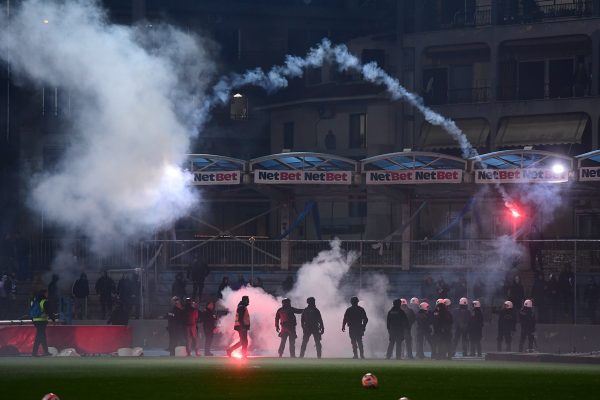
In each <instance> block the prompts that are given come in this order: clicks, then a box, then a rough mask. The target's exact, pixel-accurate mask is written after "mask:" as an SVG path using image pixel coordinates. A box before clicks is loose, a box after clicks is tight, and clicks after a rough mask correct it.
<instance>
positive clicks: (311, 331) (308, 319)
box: [300, 297, 325, 358]
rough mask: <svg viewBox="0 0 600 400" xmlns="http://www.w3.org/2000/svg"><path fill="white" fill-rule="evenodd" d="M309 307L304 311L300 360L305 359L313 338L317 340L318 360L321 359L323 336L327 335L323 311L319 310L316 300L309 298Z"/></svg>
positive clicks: (307, 302)
mask: <svg viewBox="0 0 600 400" xmlns="http://www.w3.org/2000/svg"><path fill="white" fill-rule="evenodd" d="M306 304H307V307H306V308H305V309H304V311H302V317H300V324H301V326H302V345H301V346H300V358H303V357H304V353H305V352H306V345H307V344H308V340H309V339H310V337H311V336H312V337H313V338H314V340H315V348H316V349H317V358H321V335H323V333H325V324H323V318H322V317H321V311H319V309H318V308H317V305H316V302H315V298H314V297H309V298H308V299H306Z"/></svg>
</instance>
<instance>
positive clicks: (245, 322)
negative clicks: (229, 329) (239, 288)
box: [227, 296, 250, 358]
mask: <svg viewBox="0 0 600 400" xmlns="http://www.w3.org/2000/svg"><path fill="white" fill-rule="evenodd" d="M249 304H250V298H249V297H248V296H242V301H240V303H239V304H238V307H237V310H236V312H235V323H234V325H233V329H234V330H235V331H237V332H238V334H239V336H240V340H239V342H237V343H235V344H234V345H232V346H230V347H229V348H228V349H227V356H228V357H231V354H232V353H233V351H234V350H235V349H237V348H239V347H241V348H242V357H243V358H246V357H248V331H249V330H250V314H249V313H248V305H249Z"/></svg>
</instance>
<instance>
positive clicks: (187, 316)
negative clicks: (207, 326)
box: [183, 297, 200, 357]
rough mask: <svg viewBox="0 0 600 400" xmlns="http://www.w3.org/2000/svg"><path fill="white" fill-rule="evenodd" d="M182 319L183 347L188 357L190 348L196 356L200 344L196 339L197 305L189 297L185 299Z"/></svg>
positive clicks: (190, 351) (198, 355)
mask: <svg viewBox="0 0 600 400" xmlns="http://www.w3.org/2000/svg"><path fill="white" fill-rule="evenodd" d="M183 321H184V323H185V349H186V351H187V355H188V357H189V356H191V355H192V350H193V351H194V353H196V357H200V346H199V341H198V305H197V304H196V303H195V302H193V301H192V299H190V298H189V297H188V298H187V299H185V305H184V307H183Z"/></svg>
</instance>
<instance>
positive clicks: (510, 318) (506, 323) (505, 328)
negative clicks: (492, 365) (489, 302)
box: [492, 300, 516, 351]
mask: <svg viewBox="0 0 600 400" xmlns="http://www.w3.org/2000/svg"><path fill="white" fill-rule="evenodd" d="M492 312H494V313H495V314H498V338H497V340H496V341H497V350H498V351H502V343H505V344H506V351H511V343H512V334H513V332H514V331H515V330H516V328H515V327H516V320H515V313H514V311H513V303H512V302H511V301H509V300H507V301H505V302H504V305H503V306H502V309H501V310H492Z"/></svg>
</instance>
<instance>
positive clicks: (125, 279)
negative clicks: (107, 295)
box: [117, 274, 133, 319]
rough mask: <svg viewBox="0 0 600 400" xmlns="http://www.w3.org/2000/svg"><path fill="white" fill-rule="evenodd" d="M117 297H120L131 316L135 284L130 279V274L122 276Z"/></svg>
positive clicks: (118, 284)
mask: <svg viewBox="0 0 600 400" xmlns="http://www.w3.org/2000/svg"><path fill="white" fill-rule="evenodd" d="M117 295H118V296H119V300H120V301H121V303H122V305H123V308H124V309H125V311H126V312H127V313H128V314H129V312H130V311H131V300H132V297H133V283H132V281H131V279H130V278H129V274H123V275H122V276H121V279H120V280H119V283H117ZM128 319H129V318H128Z"/></svg>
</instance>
